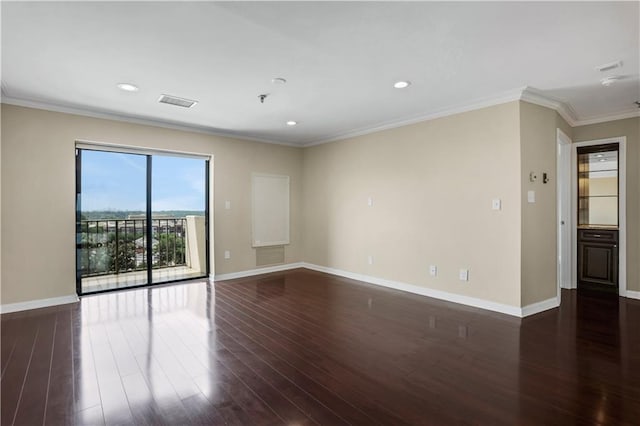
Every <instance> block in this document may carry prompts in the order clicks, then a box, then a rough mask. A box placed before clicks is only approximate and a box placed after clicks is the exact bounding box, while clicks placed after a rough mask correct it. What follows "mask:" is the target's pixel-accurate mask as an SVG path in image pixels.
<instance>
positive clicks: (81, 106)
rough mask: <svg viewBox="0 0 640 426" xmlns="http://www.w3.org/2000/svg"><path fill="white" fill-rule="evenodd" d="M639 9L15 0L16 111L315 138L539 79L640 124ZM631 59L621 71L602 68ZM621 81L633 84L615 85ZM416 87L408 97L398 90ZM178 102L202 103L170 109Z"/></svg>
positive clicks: (576, 102) (504, 94)
mask: <svg viewBox="0 0 640 426" xmlns="http://www.w3.org/2000/svg"><path fill="white" fill-rule="evenodd" d="M639 5H640V4H639V3H638V2H626V3H613V2H602V3H585V2H569V3H554V2H549V3H539V2H534V3H483V2H472V3H435V2H402V3H400V2H375V3H372V2H215V3H214V2H171V3H169V2H141V3H127V2H106V3H102V2H101V3H97V2H60V3H58V2H38V3H34V2H15V3H14V2H2V11H1V12H2V91H3V102H7V103H17V104H26V105H37V106H42V107H47V108H52V109H62V110H72V111H74V110H79V111H85V112H88V113H93V114H96V113H98V114H113V115H117V116H120V117H126V118H128V119H145V120H151V121H156V122H162V123H169V124H176V125H182V126H188V127H190V128H194V129H198V130H203V131H207V132H214V133H222V134H230V135H237V136H241V137H246V138H253V139H260V140H267V141H275V142H280V143H290V144H299V145H307V144H312V143H317V142H320V141H326V140H331V139H336V138H340V137H343V136H346V135H351V134H356V133H363V132H367V131H370V130H373V129H376V128H383V127H390V126H394V125H397V124H399V123H403V122H410V121H415V120H419V119H422V118H426V117H430V116H437V115H438V114H440V115H441V114H443V111H452V110H456V109H465V108H469V107H470V105H481V104H486V103H491V102H493V101H496V100H497V99H508V98H509V97H511V96H513V94H514V93H520V91H519V90H521V89H522V88H523V87H525V86H529V87H532V88H535V89H537V92H536V93H538V94H542V95H543V96H545V97H549V98H551V99H556V100H559V101H562V102H564V104H565V106H566V111H567V114H568V115H569V118H570V119H571V120H572V121H574V122H576V123H584V122H590V121H597V120H602V119H604V118H605V117H612V116H616V117H619V116H630V115H633V114H637V112H638V108H637V106H635V105H634V104H633V102H634V101H637V100H640V78H639V74H640V66H639V62H640V30H639V27H640V24H639V22H640V11H639ZM616 60H622V61H623V66H622V67H621V68H619V69H616V70H614V71H612V72H608V73H602V72H599V71H597V70H595V67H596V66H597V65H600V64H603V63H607V62H612V61H616ZM613 74H615V75H620V76H622V77H623V79H622V80H621V81H619V82H618V83H616V84H614V85H612V86H610V87H604V86H602V85H601V84H600V80H601V79H602V78H604V77H606V76H609V75H613ZM274 77H283V78H286V79H287V81H288V82H287V84H285V85H279V86H276V85H273V84H272V83H271V79H272V78H274ZM404 79H406V80H410V81H411V82H412V85H411V86H410V87H409V88H408V89H404V90H398V89H394V88H393V83H394V82H395V81H397V80H404ZM119 82H131V83H135V84H137V85H138V86H139V87H140V91H139V92H137V93H127V92H123V91H121V90H119V89H117V88H116V83H119ZM163 93H164V94H169V95H175V96H179V97H184V98H190V99H195V100H197V101H199V103H198V104H197V105H196V106H195V107H193V108H191V109H183V108H178V107H175V106H170V105H164V104H159V103H158V102H157V100H158V97H159V96H160V95H161V94H163ZM262 93H269V94H270V95H269V96H268V97H267V99H266V101H265V103H264V104H261V103H260V102H259V100H258V95H260V94H262ZM287 120H296V121H298V123H299V124H298V125H297V126H295V127H288V126H286V125H285V122H286V121H287Z"/></svg>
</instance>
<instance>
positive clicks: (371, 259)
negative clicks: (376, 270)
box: [367, 256, 373, 265]
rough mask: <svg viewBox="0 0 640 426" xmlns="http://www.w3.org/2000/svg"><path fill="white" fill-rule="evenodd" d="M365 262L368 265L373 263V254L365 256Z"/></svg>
mask: <svg viewBox="0 0 640 426" xmlns="http://www.w3.org/2000/svg"><path fill="white" fill-rule="evenodd" d="M367 263H369V265H373V256H369V257H367Z"/></svg>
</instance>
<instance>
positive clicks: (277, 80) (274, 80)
mask: <svg viewBox="0 0 640 426" xmlns="http://www.w3.org/2000/svg"><path fill="white" fill-rule="evenodd" d="M271 82H272V83H273V84H285V83H286V82H287V80H286V79H284V78H282V77H276V78H272V79H271Z"/></svg>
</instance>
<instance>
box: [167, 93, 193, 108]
mask: <svg viewBox="0 0 640 426" xmlns="http://www.w3.org/2000/svg"><path fill="white" fill-rule="evenodd" d="M158 102H160V103H161V104H169V105H175V106H179V107H183V108H191V107H192V106H194V105H195V104H197V103H198V101H194V100H191V99H185V98H179V97H177V96H171V95H162V96H160V99H158Z"/></svg>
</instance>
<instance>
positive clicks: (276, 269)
mask: <svg viewBox="0 0 640 426" xmlns="http://www.w3.org/2000/svg"><path fill="white" fill-rule="evenodd" d="M298 268H304V264H303V263H302V262H296V263H287V264H285V265H276V266H267V267H265V268H256V269H248V270H246V271H240V272H231V273H228V274H216V275H214V276H210V277H209V279H210V280H211V281H224V280H234V279H236V278H245V277H251V276H254V275H262V274H269V273H271V272H280V271H288V270H290V269H298Z"/></svg>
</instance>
